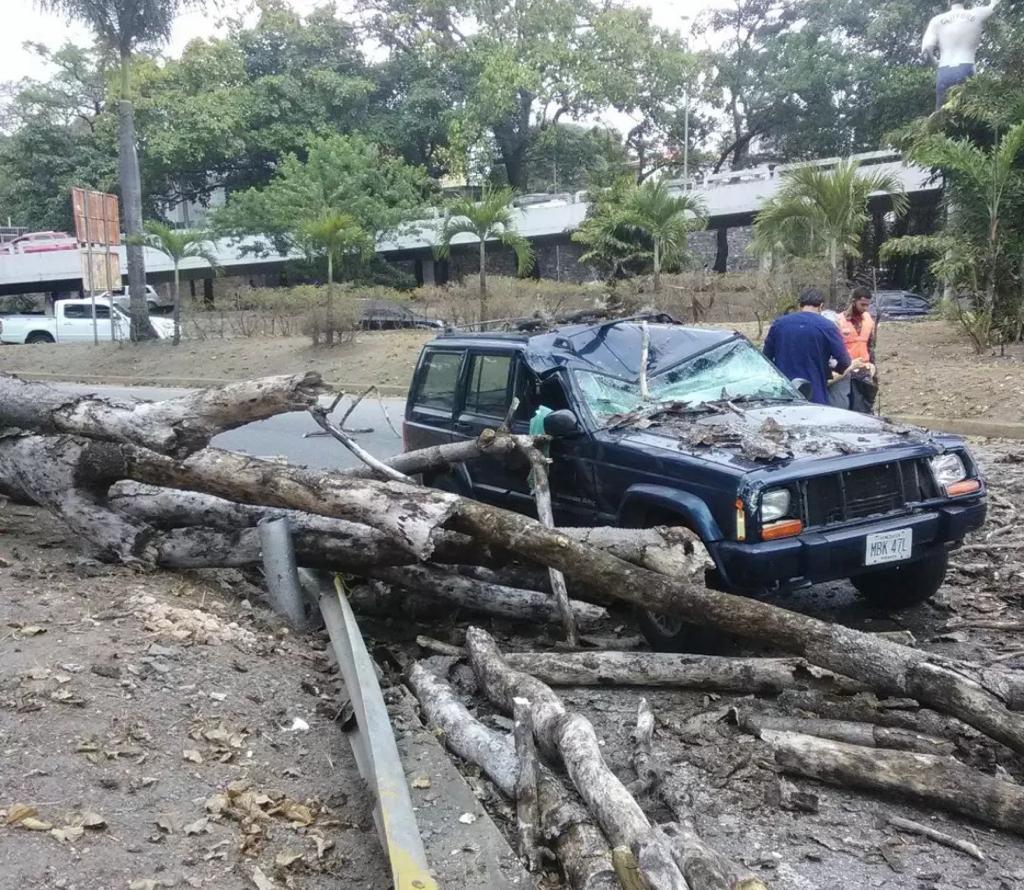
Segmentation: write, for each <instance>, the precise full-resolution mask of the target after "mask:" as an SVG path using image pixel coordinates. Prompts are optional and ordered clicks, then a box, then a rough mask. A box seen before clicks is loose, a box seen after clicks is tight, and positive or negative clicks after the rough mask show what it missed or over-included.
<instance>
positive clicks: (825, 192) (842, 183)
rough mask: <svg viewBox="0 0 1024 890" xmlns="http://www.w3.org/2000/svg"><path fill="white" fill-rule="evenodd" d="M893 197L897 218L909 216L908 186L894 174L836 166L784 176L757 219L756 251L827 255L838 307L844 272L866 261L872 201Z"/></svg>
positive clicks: (853, 164)
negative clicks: (863, 252)
mask: <svg viewBox="0 0 1024 890" xmlns="http://www.w3.org/2000/svg"><path fill="white" fill-rule="evenodd" d="M878 192H883V193H886V194H888V195H889V198H890V201H891V202H892V210H893V213H895V214H896V215H897V216H902V215H903V214H904V213H906V211H907V206H908V205H907V196H906V194H905V193H904V191H903V184H902V183H901V182H900V179H899V177H898V176H896V175H895V174H894V173H887V172H884V171H872V172H862V171H861V170H860V169H859V168H858V165H857V162H856V161H853V160H845V161H840V162H839V163H838V164H836V165H835V167H832V168H830V169H829V168H825V167H812V166H807V167H798V168H797V169H795V170H792V171H789V172H787V173H784V174H783V183H782V187H781V188H780V189H779V191H778V194H776V195H775V197H774V198H772V199H771V200H769V201H767V202H766V203H765V205H764V207H763V208H762V209H761V211H760V213H758V214H757V217H756V219H755V220H754V240H753V243H752V244H751V249H752V250H753V251H754V252H755V253H757V254H760V255H762V256H774V255H776V254H778V253H783V254H789V255H791V256H821V257H824V258H825V260H826V261H827V262H828V266H829V301H830V304H831V305H832V306H833V307H835V306H836V305H837V299H838V294H839V270H840V269H841V268H842V265H843V263H844V262H845V261H846V259H847V258H849V257H859V256H860V241H861V236H862V234H863V232H864V228H865V226H867V224H868V221H869V219H870V217H869V215H868V199H869V198H870V197H871V196H872V195H873V194H877V193H878Z"/></svg>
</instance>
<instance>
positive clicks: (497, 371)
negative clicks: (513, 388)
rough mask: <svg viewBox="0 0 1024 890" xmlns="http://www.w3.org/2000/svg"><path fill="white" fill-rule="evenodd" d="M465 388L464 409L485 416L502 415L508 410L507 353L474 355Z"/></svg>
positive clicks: (509, 357)
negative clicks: (467, 385)
mask: <svg viewBox="0 0 1024 890" xmlns="http://www.w3.org/2000/svg"><path fill="white" fill-rule="evenodd" d="M472 362H473V364H472V365H471V366H470V370H469V387H468V389H467V390H466V409H465V410H466V411H467V412H468V413H470V414H482V415H484V416H487V417H504V416H505V412H506V411H507V410H508V404H509V395H508V372H509V369H510V368H511V366H512V357H511V356H509V355H480V354H478V355H474V356H473V358H472Z"/></svg>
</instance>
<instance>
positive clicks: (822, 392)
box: [764, 288, 850, 405]
mask: <svg viewBox="0 0 1024 890" xmlns="http://www.w3.org/2000/svg"><path fill="white" fill-rule="evenodd" d="M824 302H825V298H824V297H823V296H822V293H821V291H820V290H816V289H815V288H808V289H807V290H805V291H803V292H802V293H801V294H800V311H799V312H791V313H789V315H783V316H781V317H780V318H777V319H775V321H774V322H772V326H771V328H770V329H769V331H768V336H767V337H765V339H764V354H765V357H766V358H768V359H770V360H771V361H772V362H774V363H775V367H777V368H778V369H779V370H780V371H782V373H783V374H785V375H786V376H787V377H788V378H789V379H790V380H792V379H794V378H796V377H803V378H804V380H807V381H809V382H810V384H811V401H812V402H817V403H818V404H821V405H827V404H828V379H829V376H830V370H829V359H835V361H836V371H838V372H839V373H840V374H842V373H843V371H845V370H846V369H847V368H848V367H849V366H850V355H849V353H848V352H847V351H846V346H845V345H843V338H842V335H840V333H839V328H838V327H836V326H835V325H834V324H833V323H832V322H830V321H829V320H828V319H825V318H822V317H821V306H822V303H824Z"/></svg>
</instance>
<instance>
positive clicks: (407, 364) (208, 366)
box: [0, 321, 1024, 423]
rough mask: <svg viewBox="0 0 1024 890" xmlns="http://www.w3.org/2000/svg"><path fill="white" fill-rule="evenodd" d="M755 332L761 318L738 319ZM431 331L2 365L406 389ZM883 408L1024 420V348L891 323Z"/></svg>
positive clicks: (32, 351) (204, 345) (155, 377)
mask: <svg viewBox="0 0 1024 890" xmlns="http://www.w3.org/2000/svg"><path fill="white" fill-rule="evenodd" d="M731 327H735V328H737V329H739V330H742V331H743V332H744V333H746V334H748V335H749V336H752V337H753V336H754V335H755V333H756V325H753V324H746V323H744V324H736V325H732V326H731ZM430 337H431V333H430V332H428V331H384V332H369V333H360V334H358V335H357V336H356V338H355V340H354V342H352V343H348V344H345V345H342V346H338V347H335V348H334V349H331V350H328V349H313V348H311V347H310V346H309V344H308V342H307V341H306V340H305V339H304V338H300V337H277V338H261V339H256V338H252V339H246V338H235V339H224V340H220V339H209V340H202V341H189V342H186V343H183V344H182V345H181V346H179V347H178V348H177V349H175V348H174V347H172V346H171V345H170V344H168V343H147V344H142V345H100V346H98V347H94V346H92V345H77V344H76V345H71V346H54V345H43V346H6V347H0V370H2V371H12V372H15V373H18V372H21V373H27V374H32V373H35V374H48V375H54V376H56V377H57V378H59V379H64V380H83V381H84V382H89V383H96V382H102V381H104V380H108V381H110V382H112V383H120V382H125V378H138V379H137V380H136V381H135V382H138V383H142V382H153V383H158V382H159V381H161V380H168V381H173V382H175V383H177V384H180V385H184V384H185V383H186V382H187V381H189V380H194V381H196V382H197V383H202V382H206V381H210V382H219V381H223V380H239V379H244V378H247V377H254V376H258V375H261V374H279V373H293V372H295V371H300V370H306V369H312V370H316V371H319V372H320V373H321V374H322V375H323V376H324V379H325V380H328V381H330V382H332V383H335V384H341V385H344V386H346V387H348V388H356V387H358V386H360V385H369V384H370V383H377V384H380V385H382V386H385V387H393V388H394V392H395V393H396V394H399V393H400V392H401V391H404V388H405V387H406V386H407V385H408V383H409V378H410V376H411V373H412V370H413V368H414V367H415V364H416V359H417V357H418V356H419V352H420V348H421V346H422V345H423V343H425V342H426V341H427V340H428V339H430ZM878 348H879V369H880V374H881V380H882V392H881V398H880V407H881V410H882V411H883V412H885V413H889V414H910V415H925V416H930V417H945V418H958V419H959V418H971V419H985V420H991V421H996V422H999V423H1019V422H1024V364H1022V362H1024V349H1021V348H1019V347H1018V348H1014V349H1011V350H1008V351H1007V352H1008V354H1007V355H1005V356H992V355H984V356H979V355H976V354H975V352H974V351H973V349H972V348H971V345H970V343H969V341H968V340H967V338H966V337H964V336H963V335H962V334H961V333H960V331H959V330H957V329H956V328H955V327H954V326H952V325H949V324H946V323H944V322H939V321H925V322H912V323H907V322H891V323H888V324H885V325H883V326H882V328H881V330H880V335H879V344H878Z"/></svg>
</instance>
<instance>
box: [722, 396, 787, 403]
mask: <svg viewBox="0 0 1024 890" xmlns="http://www.w3.org/2000/svg"><path fill="white" fill-rule="evenodd" d="M721 401H723V402H794V401H796V400H795V399H793V398H792V397H790V396H758V395H747V396H733V397H732V398H731V399H721Z"/></svg>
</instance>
